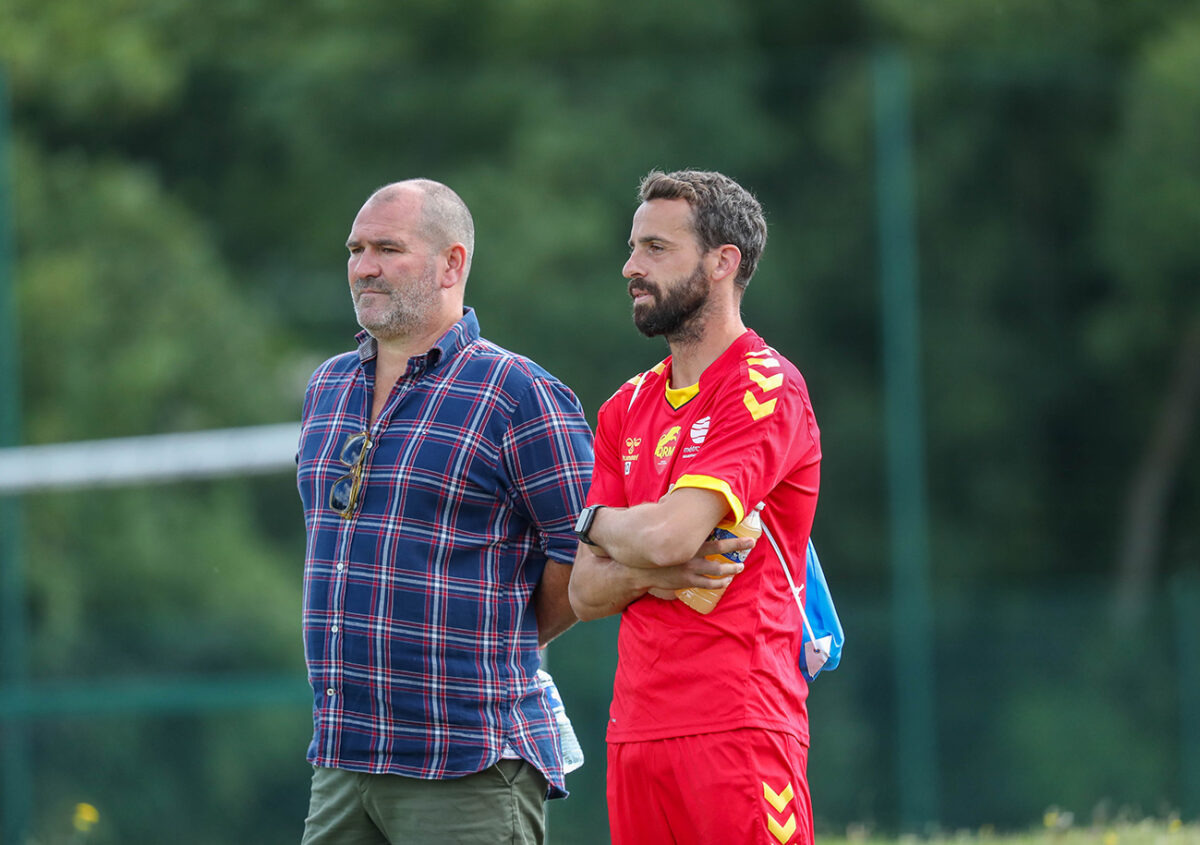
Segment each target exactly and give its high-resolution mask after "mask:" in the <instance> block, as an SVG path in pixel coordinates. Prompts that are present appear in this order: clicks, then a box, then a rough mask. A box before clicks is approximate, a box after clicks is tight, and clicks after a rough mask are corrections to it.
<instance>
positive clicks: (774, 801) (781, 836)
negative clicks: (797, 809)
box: [763, 780, 796, 845]
mask: <svg viewBox="0 0 1200 845" xmlns="http://www.w3.org/2000/svg"><path fill="white" fill-rule="evenodd" d="M795 796H796V793H795V792H793V791H792V785H791V784H790V783H789V784H788V785H787V786H785V787H784V788H783V792H776V791H775V790H774V789H772V788H771V787H770V786H768V785H767V782H766V781H765V780H764V781H763V798H765V799H767V803H768V804H770V805H771V807H772V808H774V810H775V812H776V813H780V814H782V813H783V811H784V810H786V809H787V805H788V803H789V802H790V801H791V800H792V799H793V798H794V797H795ZM767 830H769V831H770V832H771V835H772V836H774V837H775V838H776V839H778V840H779V843H780V845H786V843H787V841H788V840H789V839H791V838H792V834H793V833H795V832H796V814H795V813H788V817H787V820H786V821H784V823H783V824H780V823H779V822H777V821H775V819H774V818H772V816H771V814H770V813H767Z"/></svg>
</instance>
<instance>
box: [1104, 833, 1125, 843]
mask: <svg viewBox="0 0 1200 845" xmlns="http://www.w3.org/2000/svg"><path fill="white" fill-rule="evenodd" d="M1120 841H1121V837H1119V836H1117V832H1116V831H1115V830H1109V831H1106V832H1105V834H1104V845H1117V843H1118V842H1120Z"/></svg>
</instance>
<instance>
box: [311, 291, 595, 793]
mask: <svg viewBox="0 0 1200 845" xmlns="http://www.w3.org/2000/svg"><path fill="white" fill-rule="evenodd" d="M358 340H359V347H358V351H357V352H349V353H345V354H343V355H339V356H337V357H335V358H331V359H330V360H328V361H326V362H325V363H324V364H322V365H321V366H320V367H319V368H318V369H317V371H316V372H315V373H314V374H313V376H312V379H311V380H310V381H309V384H308V389H307V391H306V393H305V397H304V412H303V417H302V420H301V431H300V444H299V451H298V453H297V466H298V470H297V481H298V486H299V488H300V498H301V500H302V501H303V504H304V522H305V526H306V528H307V532H308V539H307V547H306V550H305V562H304V650H305V657H306V659H307V662H308V675H309V680H310V682H311V683H312V688H313V720H314V730H313V739H312V744H311V745H310V746H309V750H308V759H309V761H310V762H311V763H313V764H314V765H317V766H326V767H336V768H342V769H351V770H354V771H363V772H377V773H378V772H387V773H391V774H399V775H406V776H410V777H420V778H451V777H458V776H461V775H467V774H471V773H474V772H478V771H482V770H483V769H485V768H487V767H488V766H490V765H492V764H493V763H494V762H495V761H496V760H497V759H499V757H500V755H501V751H502V750H503V749H504V747H505V746H508V747H510V748H511V749H513V750H514V751H516V753H517V754H519V755H520V756H521V757H522V758H524V759H525V760H528V761H529V762H530V763H532V764H533V765H535V766H537V768H538V769H540V770H541V771H542V773H543V774H545V776H546V779H547V780H548V781H549V784H550V796H551V797H556V796H559V795H563V794H565V789H564V784H563V771H562V755H561V751H560V748H559V744H558V741H557V734H556V731H555V721H554V717H553V714H552V713H551V706H550V703H549V701H548V699H547V696H546V693H545V691H544V690H542V689H541V688H540V687H539V686H538V684H537V679H536V672H537V669H538V666H539V663H540V655H539V652H538V645H537V620H536V618H535V616H534V612H533V605H532V601H531V596H532V594H533V590H534V587H535V586H537V583H538V581H539V579H540V578H541V575H542V571H543V569H544V568H545V565H546V559H547V558H550V559H553V560H555V561H558V562H561V563H571V562H572V561H573V559H574V555H575V545H576V540H575V536H574V534H573V533H572V527H573V522H574V519H575V515H576V514H577V513H578V512H579V509H580V508H581V507H582V505H583V501H584V495H585V493H586V491H587V487H588V482H589V480H590V475H591V466H592V437H591V432H590V430H589V428H588V425H587V421H586V420H585V418H584V415H583V411H582V409H581V408H580V405H579V401H578V400H577V399H576V398H575V395H574V394H573V393H572V392H571V391H570V390H569V389H567V388H566V387H565V386H564V385H563V384H561V383H560V382H559V381H557V380H556V379H555V378H554V377H553V376H551V375H550V374H549V373H547V372H546V371H545V370H543V369H542V368H541V367H539V366H538V365H537V364H535V363H533V362H532V361H530V360H529V359H527V358H524V357H522V356H519V355H516V354H514V353H512V352H509V351H507V350H505V349H501V348H500V347H498V346H496V345H495V344H493V343H490V342H489V341H487V340H484V339H482V338H481V337H480V336H479V323H478V321H477V320H476V318H475V314H474V312H473V311H472V310H471V309H469V308H468V309H464V314H463V318H462V320H460V321H459V322H458V323H456V324H455V325H454V327H453V328H452V329H451V330H450V331H449V332H447V333H446V334H445V336H443V337H442V339H441V340H440V341H438V343H437V345H436V346H435V347H434V348H432V349H430V350H429V352H427V353H426V354H424V355H419V356H416V357H414V358H411V359H409V362H408V369H407V371H406V372H405V374H404V376H403V377H402V378H401V379H400V380H399V382H398V383H397V385H396V387H395V388H394V389H393V391H392V395H391V396H390V398H389V399H388V402H387V405H386V407H385V408H384V410H383V412H382V413H381V414H380V416H379V419H378V420H376V421H375V424H374V425H371V424H370V407H371V393H372V389H373V382H374V374H375V354H376V343H375V340H374V338H372V337H370V336H369V335H367V334H366V333H365V332H363V333H360V334H359V335H358ZM368 428H369V430H370V441H371V443H370V446H369V447H368V448H367V450H366V454H365V455H364V456H363V464H362V468H363V469H362V471H363V480H362V489H361V491H360V492H359V495H358V501H357V503H356V505H355V507H354V508H353V510H352V512H351V513H352V517H351V518H350V519H344V518H343V517H342V515H341V514H339V513H337V512H336V511H334V510H333V509H332V508H331V507H330V504H329V494H330V488H331V487H332V485H333V483H334V481H336V480H337V479H338V478H340V477H342V476H343V475H345V474H346V473H347V472H348V471H349V469H348V467H347V466H346V465H345V464H343V463H342V461H341V454H342V448H343V445H344V444H345V442H346V440H347V438H349V437H351V436H353V435H355V434H358V433H360V432H363V431H366V430H368Z"/></svg>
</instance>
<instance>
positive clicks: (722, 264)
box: [709, 244, 742, 282]
mask: <svg viewBox="0 0 1200 845" xmlns="http://www.w3.org/2000/svg"><path fill="white" fill-rule="evenodd" d="M709 255H710V256H712V268H711V269H710V270H709V275H710V276H711V277H712V280H713V281H714V282H717V281H724V280H726V279H728V280H729V281H733V279H735V278H736V277H737V272H738V268H739V267H741V266H742V251H741V250H740V249H738V248H737V247H736V246H734V245H733V244H722V245H721V246H719V247H717V248H716V249H714V250H711V251H710V252H709Z"/></svg>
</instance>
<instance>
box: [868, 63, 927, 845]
mask: <svg viewBox="0 0 1200 845" xmlns="http://www.w3.org/2000/svg"><path fill="white" fill-rule="evenodd" d="M873 72H874V104H875V151H876V170H875V175H876V190H877V198H876V202H877V203H878V219H879V262H880V282H881V285H882V324H883V372H884V408H885V414H886V430H887V477H888V504H889V511H890V522H891V550H892V551H891V553H892V624H893V633H892V643H893V647H894V649H895V651H894V657H893V660H892V664H893V667H894V671H895V673H896V677H895V682H896V687H895V688H896V700H897V708H896V719H897V723H898V724H897V725H896V729H895V734H896V737H897V747H896V758H897V759H896V789H897V795H898V796H899V803H900V823H901V827H902V829H903V830H905V831H907V832H918V833H924V832H925V831H926V829H927V828H928V827H929V826H930V825H931V824H936V823H937V821H938V815H939V809H938V775H937V732H936V727H935V726H936V719H935V712H934V711H935V703H936V696H935V695H934V677H933V609H932V601H931V599H930V586H929V565H928V558H929V551H928V538H927V531H926V522H927V517H926V507H925V448H924V433H923V424H922V414H921V366H920V359H921V352H920V328H919V318H918V314H919V308H918V293H917V243H916V239H917V236H916V209H915V206H916V203H915V199H914V197H915V175H914V173H913V155H912V137H911V115H910V99H911V97H910V89H909V79H908V63H907V62H906V61H905V59H904V57H903V56H901V55H900V53H899V52H898V51H896V50H885V51H881V52H879V53H877V54H876V55H875V57H874V63H873Z"/></svg>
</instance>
